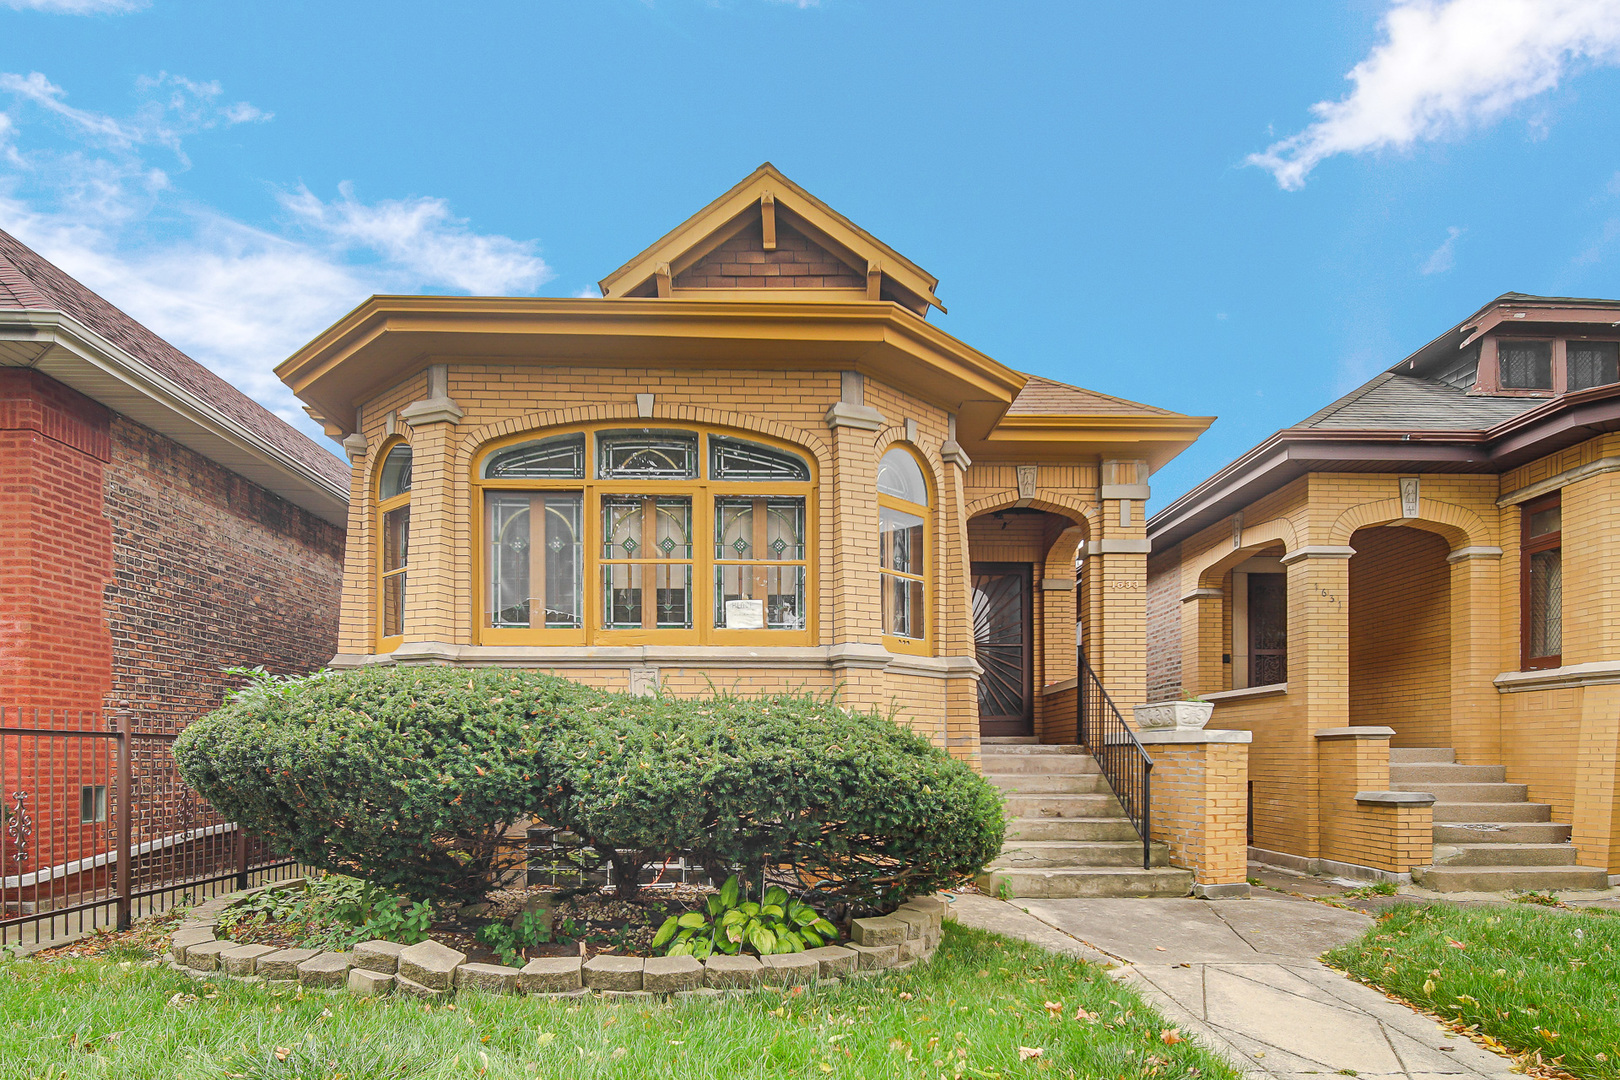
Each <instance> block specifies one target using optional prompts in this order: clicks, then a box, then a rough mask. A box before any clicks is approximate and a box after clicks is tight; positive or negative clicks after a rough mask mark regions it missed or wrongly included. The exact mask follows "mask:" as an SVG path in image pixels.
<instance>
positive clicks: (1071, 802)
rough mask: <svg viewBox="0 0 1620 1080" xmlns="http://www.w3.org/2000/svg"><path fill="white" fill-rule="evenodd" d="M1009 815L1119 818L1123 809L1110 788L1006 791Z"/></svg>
mask: <svg viewBox="0 0 1620 1080" xmlns="http://www.w3.org/2000/svg"><path fill="white" fill-rule="evenodd" d="M1006 814H1007V817H1009V818H1119V819H1120V820H1124V818H1125V810H1124V809H1123V808H1122V807H1121V806H1120V805H1119V800H1118V799H1116V798H1115V797H1114V793H1113V792H1111V791H1110V792H1107V793H1106V794H1095V795H1042V794H1034V795H1017V794H1013V795H1008V796H1007V801H1006Z"/></svg>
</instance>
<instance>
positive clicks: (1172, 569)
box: [1147, 544, 1182, 701]
mask: <svg viewBox="0 0 1620 1080" xmlns="http://www.w3.org/2000/svg"><path fill="white" fill-rule="evenodd" d="M1147 574H1148V577H1147V646H1148V652H1147V699H1148V700H1149V701H1165V700H1168V699H1172V698H1179V697H1180V696H1181V692H1182V686H1181V546H1180V545H1179V544H1178V545H1176V546H1175V547H1173V548H1171V549H1169V550H1168V551H1161V552H1159V553H1157V554H1155V555H1154V556H1153V557H1152V558H1150V559H1148V570H1147Z"/></svg>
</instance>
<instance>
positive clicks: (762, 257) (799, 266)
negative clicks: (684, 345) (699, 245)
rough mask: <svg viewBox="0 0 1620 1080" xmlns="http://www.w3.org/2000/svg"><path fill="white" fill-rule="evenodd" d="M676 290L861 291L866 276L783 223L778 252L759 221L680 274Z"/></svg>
mask: <svg viewBox="0 0 1620 1080" xmlns="http://www.w3.org/2000/svg"><path fill="white" fill-rule="evenodd" d="M673 284H674V286H675V287H676V288H677V289H766V288H794V289H864V288H866V276H865V275H864V274H857V273H856V272H855V271H854V270H852V269H850V268H849V267H848V266H846V265H844V263H843V262H841V261H840V260H839V259H838V258H837V257H836V256H834V255H832V254H831V253H830V252H827V251H825V250H823V249H822V248H821V247H820V246H818V245H816V244H815V243H813V242H811V240H810V238H809V237H807V236H805V235H804V234H803V233H801V232H798V231H797V230H795V229H794V228H793V227H792V226H790V225H787V224H785V223H783V222H781V221H778V222H777V223H776V250H774V251H766V250H765V235H764V230H763V228H762V226H760V225H759V224H758V223H757V222H756V223H755V224H752V225H750V226H748V227H747V228H745V229H743V231H742V232H740V233H738V234H737V235H736V236H733V237H732V238H731V239H730V240H727V241H726V242H725V243H724V244H721V245H720V246H719V247H717V248H715V249H714V250H713V251H712V252H710V253H709V254H708V255H706V256H704V257H703V258H702V259H701V260H700V261H698V262H697V263H695V264H693V265H692V266H691V267H689V268H688V269H686V270H684V271H682V272H681V273H680V274H678V275H677V276H676V278H675V281H674V282H673Z"/></svg>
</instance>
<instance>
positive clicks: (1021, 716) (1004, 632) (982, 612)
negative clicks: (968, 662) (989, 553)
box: [973, 563, 1035, 736]
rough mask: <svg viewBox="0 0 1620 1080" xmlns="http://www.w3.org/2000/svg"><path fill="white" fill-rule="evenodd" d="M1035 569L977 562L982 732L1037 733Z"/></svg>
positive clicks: (976, 617)
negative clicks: (1033, 623)
mask: <svg viewBox="0 0 1620 1080" xmlns="http://www.w3.org/2000/svg"><path fill="white" fill-rule="evenodd" d="M1030 578H1031V573H1030V565H1029V564H1028V563H974V564H973V646H974V649H975V650H976V652H977V654H978V658H979V666H980V667H982V668H983V669H984V674H983V675H981V676H979V734H980V735H981V736H983V735H991V736H995V735H1032V734H1034V731H1035V724H1034V720H1035V696H1034V686H1033V683H1034V678H1033V673H1034V672H1033V666H1034V665H1033V656H1034V647H1033V645H1034V643H1033V641H1032V640H1031V637H1032V635H1031V633H1030V612H1031V608H1032V606H1033V605H1032V604H1031V602H1030V601H1031V597H1030Z"/></svg>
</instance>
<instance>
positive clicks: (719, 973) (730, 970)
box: [703, 956, 765, 990]
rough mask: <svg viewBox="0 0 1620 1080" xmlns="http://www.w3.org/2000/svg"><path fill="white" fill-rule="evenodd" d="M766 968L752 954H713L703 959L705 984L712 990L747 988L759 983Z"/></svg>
mask: <svg viewBox="0 0 1620 1080" xmlns="http://www.w3.org/2000/svg"><path fill="white" fill-rule="evenodd" d="M764 970H765V965H764V964H761V963H760V962H759V961H758V960H757V959H755V958H754V957H752V956H711V957H709V958H708V959H707V960H705V961H703V984H704V985H705V986H707V987H709V988H710V989H711V990H747V989H751V988H752V987H754V986H757V985H759V979H760V975H761V973H763V972H764Z"/></svg>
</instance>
